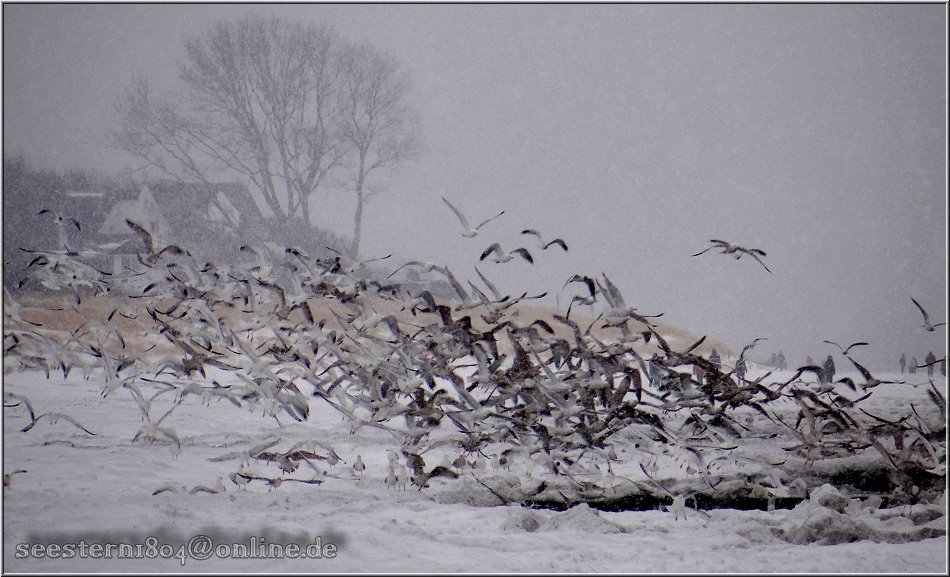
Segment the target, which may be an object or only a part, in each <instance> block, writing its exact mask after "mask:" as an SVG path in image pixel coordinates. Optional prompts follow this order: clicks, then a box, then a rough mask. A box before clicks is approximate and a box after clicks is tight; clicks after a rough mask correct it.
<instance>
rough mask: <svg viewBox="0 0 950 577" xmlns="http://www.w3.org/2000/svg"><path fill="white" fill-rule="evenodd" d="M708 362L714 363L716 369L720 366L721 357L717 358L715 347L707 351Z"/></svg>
mask: <svg viewBox="0 0 950 577" xmlns="http://www.w3.org/2000/svg"><path fill="white" fill-rule="evenodd" d="M709 362H710V363H712V364H713V365H715V367H716V370H717V371H718V370H719V369H720V368H721V367H722V359H720V358H719V353H717V352H716V349H713V350H712V352H711V353H709Z"/></svg>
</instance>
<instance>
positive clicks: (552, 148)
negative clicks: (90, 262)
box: [3, 4, 947, 369]
mask: <svg viewBox="0 0 950 577" xmlns="http://www.w3.org/2000/svg"><path fill="white" fill-rule="evenodd" d="M247 13H256V14H265V15H277V16H284V17H287V18H290V19H294V20H303V21H313V22H325V23H329V24H332V25H333V26H334V27H335V28H336V29H337V30H338V31H339V32H340V33H341V34H342V35H343V36H345V37H346V38H348V39H352V40H361V41H367V42H371V43H373V44H375V45H376V46H377V47H379V48H381V49H382V50H384V51H386V52H388V53H390V54H392V55H393V56H395V57H396V58H397V59H398V60H399V61H400V62H401V63H402V64H403V65H405V66H406V67H407V68H408V69H409V70H410V71H411V74H412V77H413V80H414V87H413V91H412V96H411V98H412V101H413V103H414V105H415V107H416V109H417V110H418V112H419V114H420V116H421V119H422V125H423V131H424V139H425V150H424V153H423V155H422V157H421V158H419V159H418V160H417V161H415V162H413V163H412V164H410V165H406V166H405V167H404V168H403V169H401V170H399V171H398V172H397V173H395V174H393V175H392V177H391V178H390V179H389V180H388V182H387V188H386V190H385V191H384V193H383V194H381V195H380V196H378V197H376V198H374V199H373V200H372V201H371V204H369V205H368V207H367V215H366V220H365V232H364V234H365V238H364V245H363V252H364V255H365V256H367V257H372V256H380V255H384V254H387V253H389V252H392V251H397V252H398V253H399V254H400V255H403V256H404V258H416V259H420V260H431V261H436V262H444V263H446V264H448V265H449V266H450V267H451V268H452V269H453V270H454V271H455V272H456V273H457V274H458V275H460V276H463V277H471V278H475V277H474V270H473V269H472V265H473V264H475V263H476V262H477V259H478V256H479V255H480V254H481V251H482V250H483V249H484V248H485V247H487V246H488V244H490V243H491V242H493V241H495V240H498V241H500V242H501V243H502V245H503V246H508V247H509V248H514V247H515V246H521V244H517V243H526V244H524V246H527V247H528V248H529V249H532V248H534V242H533V241H534V240H535V239H533V238H528V237H521V235H520V234H518V233H519V232H520V230H521V229H522V228H527V227H533V228H537V229H539V230H541V231H542V232H543V233H545V234H546V235H549V236H551V237H554V236H561V237H563V238H564V239H565V240H566V241H567V243H568V244H569V245H570V252H569V253H567V254H563V253H561V252H560V251H555V250H553V249H549V250H548V251H546V252H544V253H542V254H536V264H535V265H534V266H531V265H529V264H527V263H524V262H520V261H512V262H510V263H506V264H492V263H489V262H485V263H484V264H483V265H482V266H480V267H479V268H480V269H481V270H482V271H483V272H485V273H486V274H487V275H488V276H489V277H490V278H492V279H493V280H494V281H495V282H496V284H497V285H499V288H501V289H502V290H505V291H511V292H514V291H519V292H521V291H523V290H529V291H535V292H536V291H542V290H548V291H549V292H550V294H552V295H553V294H554V293H555V292H557V291H558V290H559V289H560V287H561V286H562V285H563V284H564V282H565V281H566V280H567V278H568V277H569V276H570V275H571V274H573V273H575V272H576V273H583V274H589V275H591V276H594V275H598V274H600V273H601V272H604V273H606V274H607V275H608V276H609V277H610V278H611V280H613V281H614V283H615V284H616V285H617V286H618V287H619V288H620V289H621V291H622V292H623V294H624V296H625V298H626V301H627V304H628V305H632V306H635V307H637V308H638V309H639V310H640V311H641V312H643V313H646V314H654V313H659V312H664V313H665V315H664V317H663V319H662V320H665V321H667V322H670V323H672V324H675V325H678V326H680V327H682V328H684V329H687V330H690V331H692V332H693V333H694V334H696V335H697V336H701V335H704V334H708V335H709V336H710V337H714V338H717V339H720V340H722V341H725V342H726V343H728V344H729V345H731V346H732V347H734V348H736V349H738V348H741V347H742V346H743V345H744V344H746V343H748V342H750V341H751V340H752V339H754V338H756V337H768V338H769V340H768V341H766V342H762V343H759V344H758V345H757V347H756V349H755V352H756V353H758V354H756V355H753V358H759V359H764V358H767V357H768V355H769V354H770V353H771V352H775V351H778V350H782V351H784V353H785V355H786V357H787V359H788V362H789V365H791V366H797V365H800V364H803V363H804V360H805V355H808V354H810V355H811V356H812V357H813V358H814V359H815V360H819V359H823V358H824V357H825V356H826V355H828V354H830V353H836V349H834V347H832V346H831V345H827V344H824V343H822V340H824V339H829V340H834V341H837V342H839V343H841V344H843V345H847V344H849V343H851V342H853V341H857V340H866V341H868V342H870V343H871V346H869V347H863V348H862V349H856V350H855V355H856V357H857V358H858V359H859V360H860V361H864V362H865V363H866V365H867V366H869V367H871V368H875V367H877V368H888V369H893V368H895V367H896V361H897V358H898V357H899V356H900V353H901V352H905V351H906V352H907V354H908V357H910V356H911V355H916V356H917V358H918V360H919V361H920V362H923V357H924V355H925V354H926V353H927V351H928V350H933V351H934V352H935V354H936V355H937V356H938V357H940V356H941V355H943V354H944V352H945V350H946V340H947V339H946V334H947V333H946V328H945V327H941V328H939V329H937V331H936V332H933V333H927V332H926V331H924V330H923V329H922V328H920V325H921V324H922V317H921V316H920V314H919V312H918V311H917V310H916V308H915V307H914V305H913V303H912V302H911V300H910V297H911V296H914V297H915V298H916V299H917V300H918V301H920V302H921V304H923V306H924V307H925V308H926V309H927V310H928V312H929V313H930V316H931V320H932V321H934V322H939V321H944V320H946V309H947V307H946V302H947V252H946V244H947V189H946V177H947V176H946V175H947V172H946V169H947V167H946V154H947V134H946V127H947V116H946V110H947V92H946V87H947V73H946V70H947V63H946V49H947V43H946V27H947V7H946V5H945V4H928V5H877V4H875V5H812V4H799V5H488V4H486V5H331V6H327V5H318V4H311V5H287V6H266V5H227V4H220V5H201V6H189V5H121V6H114V5H106V6H101V5H100V6H96V5H17V4H4V7H3V20H4V22H3V24H4V27H3V32H4V38H3V97H4V100H3V103H4V104H3V108H4V125H3V138H4V150H5V152H7V153H23V154H25V155H26V156H27V157H28V158H30V159H31V160H32V161H33V162H35V163H36V164H39V165H44V166H49V167H55V168H67V167H73V166H77V167H91V168H99V169H102V170H104V171H106V172H113V173H114V172H117V171H119V170H121V169H122V168H124V167H128V166H131V165H132V164H133V162H132V159H131V157H128V156H126V155H125V154H124V153H122V152H119V151H115V150H111V149H109V148H108V147H107V145H106V144H105V142H106V134H107V133H108V132H109V131H110V130H112V129H114V127H115V125H114V113H113V109H112V106H113V103H114V101H115V99H116V97H117V96H118V95H119V94H120V93H121V91H122V89H123V88H124V87H125V86H126V85H127V83H128V81H129V79H130V78H131V76H132V75H133V74H139V73H141V74H145V75H146V76H147V77H148V78H150V79H151V80H152V81H153V82H154V83H155V84H156V85H157V86H159V87H165V88H175V87H176V71H177V63H178V62H179V61H180V59H181V58H182V56H183V53H184V49H183V37H184V36H185V35H191V34H195V33H198V32H200V31H202V30H204V29H205V28H207V26H208V25H210V24H211V23H213V22H214V21H216V20H220V19H230V18H234V17H239V16H241V15H244V14H247ZM443 195H444V196H446V197H447V198H449V199H450V200H451V201H452V202H453V203H454V204H456V205H457V206H459V207H460V208H461V209H462V210H463V212H466V213H467V214H468V215H469V217H470V219H471V220H481V219H482V218H487V217H488V216H491V215H493V214H496V213H497V212H498V211H500V210H502V209H504V210H506V213H505V215H504V216H502V217H501V218H499V219H498V220H496V221H494V222H492V223H491V224H489V225H488V226H487V227H486V228H485V229H483V233H482V234H481V235H479V236H478V237H476V238H475V239H466V238H462V237H460V236H459V235H458V223H457V221H456V220H455V217H454V216H453V215H452V214H451V212H449V210H448V208H447V207H446V206H445V205H444V204H443V203H442V201H441V200H439V197H440V196H443ZM351 218H352V216H351V209H350V207H349V205H346V204H339V203H335V204H331V205H330V206H329V208H328V210H327V211H326V213H325V214H322V215H320V216H319V218H318V221H319V224H321V225H324V226H327V227H329V228H332V229H334V230H337V231H339V232H343V233H348V232H349V230H350V226H351V225H350V223H351ZM712 238H717V239H723V240H727V241H731V242H737V243H739V244H742V245H744V246H749V247H756V248H760V249H762V250H765V251H766V252H767V253H768V256H767V257H766V258H765V259H764V260H765V262H766V264H768V266H769V268H771V269H772V271H773V272H774V274H771V275H770V274H769V273H768V272H766V271H765V270H764V269H763V268H762V267H761V266H760V265H759V264H757V263H756V262H755V261H753V260H749V259H747V258H743V259H742V260H739V261H736V260H733V259H731V258H729V257H727V256H725V255H721V254H718V253H715V252H714V251H710V252H709V253H706V254H704V255H702V256H699V257H696V258H691V257H690V256H689V255H691V254H693V253H696V252H699V251H700V250H702V249H704V248H706V247H707V246H708V244H709V243H708V241H709V239H712ZM533 252H537V251H533ZM398 264H400V263H399V262H395V263H394V265H393V268H395V266H398ZM572 294H574V293H573V292H571V290H570V287H569V288H568V289H565V290H564V291H563V292H561V293H560V295H561V296H560V298H561V303H562V305H563V306H566V303H567V302H568V301H569V299H570V296H571V295H572ZM552 304H553V301H552ZM836 356H837V355H836ZM842 362H844V361H843V360H842V359H841V358H840V357H837V359H836V363H838V366H839V367H842Z"/></svg>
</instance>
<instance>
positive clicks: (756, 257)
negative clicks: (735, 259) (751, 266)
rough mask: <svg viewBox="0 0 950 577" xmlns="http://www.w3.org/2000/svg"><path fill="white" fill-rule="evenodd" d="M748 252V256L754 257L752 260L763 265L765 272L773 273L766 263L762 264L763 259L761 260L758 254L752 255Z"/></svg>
mask: <svg viewBox="0 0 950 577" xmlns="http://www.w3.org/2000/svg"><path fill="white" fill-rule="evenodd" d="M746 252H747V253H748V254H750V255H752V258H754V259H755V260H756V261H758V263H759V264H760V265H762V266H763V267H765V270H767V271H769V272H770V273H772V271H771V270H769V267H767V266H765V263H764V262H762V259H760V258H759V256H758V255H757V254H755V253H752V252H749V251H746ZM760 252H761V251H760ZM762 254H765V253H764V252H763V253H762ZM772 274H775V273H772Z"/></svg>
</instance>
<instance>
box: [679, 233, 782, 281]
mask: <svg viewBox="0 0 950 577" xmlns="http://www.w3.org/2000/svg"><path fill="white" fill-rule="evenodd" d="M709 242H711V243H713V245H712V246H711V247H709V248H707V249H706V250H702V251H700V252H697V253H696V254H694V255H691V256H699V255H701V254H703V253H704V252H706V251H709V250H712V249H714V248H721V249H722V251H720V252H722V254H731V255H734V256H735V258H736V260H738V259H740V258H742V255H743V254H747V255H749V256H751V257H752V258H754V259H755V260H757V261H758V262H759V264H760V265H762V266H763V267H765V270H767V271H769V272H770V273H771V272H772V271H771V270H769V267H767V266H765V263H764V262H762V259H760V258H759V257H760V256H765V251H763V250H759V249H757V248H745V247H742V246H739V245H737V244H732V243H730V242H726V241H724V240H716V239H712V240H710V241H709Z"/></svg>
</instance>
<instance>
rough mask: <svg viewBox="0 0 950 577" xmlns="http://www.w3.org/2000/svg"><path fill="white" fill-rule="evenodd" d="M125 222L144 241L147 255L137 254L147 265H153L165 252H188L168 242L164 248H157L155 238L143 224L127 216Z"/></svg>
mask: <svg viewBox="0 0 950 577" xmlns="http://www.w3.org/2000/svg"><path fill="white" fill-rule="evenodd" d="M125 224H126V225H128V227H129V228H131V229H132V230H133V231H135V233H136V234H137V235H139V237H140V238H141V239H142V242H144V243H145V249H146V250H147V251H148V255H146V256H144V257H143V256H142V255H139V261H140V262H141V263H142V264H144V265H146V266H148V267H153V266H155V264H156V263H158V260H159V259H160V258H161V257H162V256H164V255H165V254H166V253H168V254H185V255H187V254H188V251H186V250H184V249H183V248H181V247H180V246H178V245H175V244H170V245H168V246H166V247H165V248H163V249H161V250H159V249H158V247H157V246H156V245H155V239H154V238H153V237H152V234H151V233H150V232H149V231H148V230H146V228H145V227H144V226H142V225H141V224H139V223H137V222H135V221H134V220H131V219H128V218H127V219H125Z"/></svg>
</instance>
